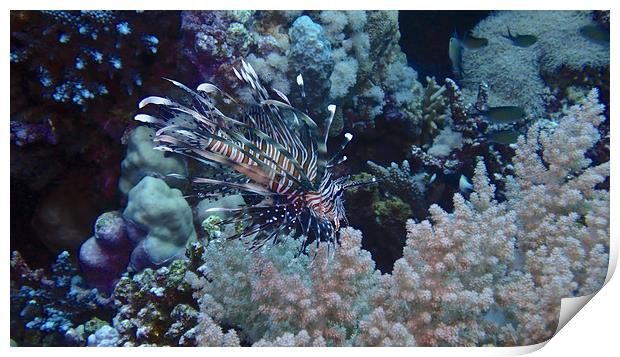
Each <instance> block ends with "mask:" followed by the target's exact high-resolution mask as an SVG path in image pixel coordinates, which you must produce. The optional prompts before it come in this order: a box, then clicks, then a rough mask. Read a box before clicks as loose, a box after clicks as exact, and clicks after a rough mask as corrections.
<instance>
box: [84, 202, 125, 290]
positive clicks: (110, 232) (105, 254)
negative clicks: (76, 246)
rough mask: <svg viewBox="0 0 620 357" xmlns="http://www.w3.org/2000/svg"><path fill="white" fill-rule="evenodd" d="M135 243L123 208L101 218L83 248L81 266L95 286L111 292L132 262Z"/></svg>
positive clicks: (88, 279) (85, 275)
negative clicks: (122, 210) (132, 244)
mask: <svg viewBox="0 0 620 357" xmlns="http://www.w3.org/2000/svg"><path fill="white" fill-rule="evenodd" d="M130 252H131V244H130V242H129V240H128V239H127V230H126V225H125V221H124V220H123V217H122V216H121V215H120V213H119V212H117V211H114V212H106V213H104V214H102V215H101V216H99V218H97V221H96V223H95V235H94V236H92V237H90V238H89V239H88V240H87V241H86V242H84V244H82V247H81V248H80V257H79V259H80V267H81V268H82V273H83V274H84V277H85V278H86V280H87V281H88V283H89V284H90V285H91V286H94V287H96V288H97V289H99V290H101V291H105V292H110V291H111V290H112V289H113V287H114V284H115V283H116V281H117V279H118V276H119V275H120V274H121V273H122V272H123V271H124V270H125V268H126V267H127V263H128V262H129V253H130Z"/></svg>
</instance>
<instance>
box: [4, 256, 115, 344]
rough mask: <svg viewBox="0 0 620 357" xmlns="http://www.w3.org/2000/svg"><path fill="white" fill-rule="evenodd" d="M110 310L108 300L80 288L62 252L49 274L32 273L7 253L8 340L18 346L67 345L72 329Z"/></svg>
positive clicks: (17, 259) (79, 282)
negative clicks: (8, 276)
mask: <svg viewBox="0 0 620 357" xmlns="http://www.w3.org/2000/svg"><path fill="white" fill-rule="evenodd" d="M110 311H111V300H110V299H107V298H104V297H103V296H101V295H100V294H99V293H98V292H97V290H96V289H89V288H87V287H85V286H84V284H83V282H82V278H81V277H80V276H79V275H78V269H77V268H76V267H75V266H74V265H73V264H72V263H71V261H70V255H69V253H67V252H66V251H65V252H62V253H61V254H60V255H58V257H57V259H56V262H55V263H54V264H53V265H52V269H51V275H48V274H46V272H45V271H44V270H43V269H36V270H32V269H31V268H30V267H29V266H28V265H27V264H26V262H25V261H24V260H23V258H22V256H21V254H20V253H19V252H17V251H14V252H13V253H12V254H11V339H13V340H15V341H19V345H20V346H64V345H67V344H68V343H71V340H72V338H70V336H66V335H67V334H69V335H71V334H72V333H71V329H72V328H73V327H77V326H78V325H80V324H81V323H84V322H86V321H87V320H88V319H89V318H90V316H93V315H100V316H102V317H103V318H106V315H107V314H109V313H110Z"/></svg>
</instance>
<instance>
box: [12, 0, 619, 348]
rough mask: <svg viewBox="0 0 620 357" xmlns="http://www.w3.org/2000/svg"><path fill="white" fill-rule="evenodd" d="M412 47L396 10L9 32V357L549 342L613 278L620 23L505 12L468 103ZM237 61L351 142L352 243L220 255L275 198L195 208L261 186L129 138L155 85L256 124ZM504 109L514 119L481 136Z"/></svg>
mask: <svg viewBox="0 0 620 357" xmlns="http://www.w3.org/2000/svg"><path fill="white" fill-rule="evenodd" d="M476 21H477V20H476ZM153 23H158V24H161V26H156V27H153ZM399 25H403V24H399V14H398V12H397V11H332V10H327V11H317V10H311V11H265V10H260V11H183V12H168V13H166V12H159V11H153V12H150V11H149V12H143V11H137V12H133V11H132V12H129V11H41V12H34V11H12V12H11V53H10V62H11V115H10V116H11V118H10V119H11V120H10V142H11V145H10V146H11V193H12V194H11V210H12V213H13V214H12V215H11V251H12V254H11V270H10V273H11V275H10V278H11V280H10V314H11V323H10V326H11V327H10V328H11V334H10V337H11V346H17V345H19V346H256V347H259V346H308V347H310V346H486V345H494V346H517V345H527V344H535V343H539V342H542V341H545V340H547V339H549V338H551V337H552V336H553V333H554V331H555V329H556V326H557V324H558V318H559V309H560V303H561V299H562V298H565V297H574V296H581V295H586V294H591V293H594V292H596V291H597V290H598V289H600V288H601V286H602V284H603V282H604V280H605V277H606V274H607V268H608V261H609V255H610V243H609V236H610V206H609V204H610V193H609V190H610V179H609V175H610V173H609V169H610V162H609V159H610V150H609V149H610V129H609V128H610V120H609V105H608V103H609V88H610V77H609V73H610V67H609V41H608V37H606V35H608V31H609V11H592V12H590V11H500V12H495V13H493V14H492V15H491V16H489V17H488V18H487V19H485V20H483V21H482V22H480V23H479V24H478V25H477V26H476V27H475V28H474V29H473V31H472V32H471V33H470V35H472V36H476V37H484V38H485V39H487V40H488V44H487V45H485V46H482V47H478V48H465V47H464V48H463V70H464V77H463V78H461V80H460V81H458V84H457V81H455V80H452V79H449V78H447V79H445V81H444V80H443V79H441V80H440V79H439V77H438V79H437V80H436V79H435V78H433V77H430V75H429V77H426V78H425V81H421V80H420V79H419V78H418V72H417V71H416V70H420V73H424V69H423V68H417V67H416V69H414V68H412V67H411V66H410V65H409V64H408V63H409V62H408V61H407V58H406V56H405V54H404V53H403V51H402V50H401V46H400V45H399V42H400V41H401V38H400V36H401V34H400V31H399ZM508 31H510V33H511V35H512V36H508ZM597 31H602V32H601V33H599V32H597ZM517 35H533V36H535V39H533V38H532V37H530V38H529V40H530V42H531V43H528V44H523V43H521V44H519V43H518V41H516V40H515V37H514V36H517ZM597 36H598V37H597ZM242 59H244V60H245V61H246V62H247V63H249V64H251V65H252V66H253V68H254V69H255V71H256V75H257V76H258V77H259V78H260V80H261V82H262V83H263V84H265V85H266V88H267V89H268V90H269V91H271V89H272V88H273V89H276V90H278V91H280V92H281V93H283V94H284V95H286V96H287V97H288V99H290V102H291V104H292V105H294V106H295V107H298V108H302V109H303V110H304V111H308V112H309V113H310V114H311V115H312V116H313V117H314V118H315V119H316V120H317V124H318V126H319V127H320V128H322V127H324V125H325V123H324V122H323V121H324V118H326V117H327V116H328V111H327V106H328V105H329V104H335V105H336V109H335V112H334V116H333V124H332V126H331V130H330V132H329V133H327V134H326V140H327V139H328V138H327V137H328V136H331V137H333V138H329V139H330V140H333V141H334V142H336V143H337V144H343V142H345V140H344V139H343V138H341V137H340V136H341V134H342V133H343V132H346V133H352V134H353V137H355V139H354V140H351V136H352V135H351V134H347V135H346V136H345V137H346V143H344V144H343V146H342V148H343V149H342V150H344V151H343V153H344V154H346V155H347V158H346V161H344V162H343V165H340V166H338V167H336V166H334V167H333V171H332V172H333V174H334V177H347V179H346V180H345V178H342V182H340V184H342V185H341V186H338V187H337V188H336V189H337V190H339V191H338V192H337V194H338V195H339V194H341V193H342V192H343V193H342V196H339V197H340V199H342V201H339V203H343V204H344V206H345V209H344V211H345V213H346V216H347V219H348V225H350V227H344V224H343V226H341V227H340V230H339V232H338V244H335V245H330V244H324V242H319V241H320V239H309V240H308V241H306V240H305V239H306V237H304V236H302V237H299V238H293V237H290V236H289V237H286V236H284V235H283V236H282V237H281V238H282V241H278V244H269V243H268V244H265V245H264V246H260V247H258V248H256V247H252V245H251V243H252V237H251V236H250V237H244V238H241V239H229V238H231V237H232V236H233V235H235V234H237V233H239V232H240V231H241V230H242V229H243V227H242V225H241V224H238V222H239V221H237V223H236V224H230V222H231V221H233V220H231V218H232V217H233V216H235V217H236V218H239V217H240V216H241V215H243V214H245V216H246V217H247V216H249V214H248V212H250V210H254V209H256V207H255V206H262V207H263V208H264V207H266V206H272V205H273V206H274V207H277V206H278V204H279V203H281V201H279V200H280V199H281V198H280V197H278V196H277V195H273V197H271V196H269V197H263V198H260V197H258V196H259V195H254V194H252V193H249V192H244V193H241V194H240V192H239V191H237V190H236V188H235V187H233V186H234V185H230V186H231V187H224V188H222V187H221V186H224V184H222V185H210V186H209V185H201V187H200V189H199V190H198V189H197V190H194V188H196V187H190V182H192V178H193V177H199V176H200V177H205V178H210V179H212V180H213V182H216V181H223V182H225V183H226V184H228V183H234V184H237V183H247V181H242V180H243V179H242V178H240V177H237V176H231V175H229V174H228V173H227V172H224V173H216V172H215V171H216V170H215V168H216V167H215V166H217V165H215V164H214V165H201V164H200V163H198V164H195V163H191V162H190V163H187V162H185V160H183V159H182V158H180V157H179V156H178V155H176V154H174V153H170V152H165V153H164V152H162V151H158V150H154V149H153V148H154V147H155V146H156V145H155V144H154V143H153V141H152V139H153V135H154V132H153V131H152V129H149V128H147V127H142V126H139V127H135V128H133V129H132V128H131V126H132V125H130V124H129V122H130V118H131V117H132V116H133V115H134V114H135V113H134V110H135V104H136V102H137V100H138V98H139V97H141V96H142V95H144V93H142V91H143V89H144V88H146V87H148V90H149V92H151V91H155V92H157V91H158V90H159V89H161V90H159V92H163V93H164V94H163V96H166V97H168V98H171V99H174V100H177V99H178V97H179V96H180V93H181V92H182V90H183V89H182V88H172V89H170V88H167V89H162V88H163V85H166V83H165V81H160V78H161V77H162V76H164V77H166V78H174V79H175V80H177V79H178V80H180V81H183V82H185V83H188V86H190V87H192V88H195V86H196V85H197V84H199V83H203V82H212V83H214V84H216V85H217V86H218V87H219V88H221V89H222V90H225V91H227V92H229V93H232V94H234V95H235V96H236V97H237V98H239V100H240V102H242V103H244V104H254V103H255V101H256V98H254V97H253V96H252V95H251V94H252V93H250V91H247V89H244V88H241V87H239V86H238V85H237V84H236V83H238V81H237V80H236V78H235V73H234V72H233V70H232V68H233V67H239V65H240V62H241V60H242ZM415 63H416V65H419V64H418V62H415ZM300 73H301V74H302V75H303V87H300V86H298V85H297V84H298V83H299V82H301V79H299V80H298V77H297V76H298V75H299V74H300ZM434 74H435V75H437V73H434ZM161 82H164V84H162V83H161ZM421 82H423V83H421ZM160 86H162V87H161V88H160ZM461 88H462V89H461ZM592 88H594V89H592ZM215 100H219V98H218V99H215ZM179 103H181V104H183V105H186V106H188V108H191V106H192V105H195V104H196V103H188V101H186V100H179ZM217 104H218V106H219V105H221V107H222V108H223V109H225V110H224V111H226V115H230V116H231V117H232V118H234V119H239V118H238V116H237V114H238V113H237V112H235V110H234V109H235V105H234V103H231V102H229V101H228V100H227V99H222V103H217ZM512 105H514V106H519V107H522V108H523V109H525V111H526V115H525V116H524V117H523V118H522V119H523V120H517V121H510V122H500V123H497V122H493V121H492V120H491V119H492V118H490V115H489V112H490V109H492V108H494V107H497V106H512ZM170 108H172V113H169V112H165V113H163V115H164V116H168V115H174V110H176V109H175V108H173V107H170ZM229 109H230V112H229ZM146 112H148V110H146ZM243 119H244V120H246V119H247V118H243ZM289 119H290V118H286V121H287V125H288V124H291V125H297V124H298V123H294V120H289ZM289 121H290V122H289ZM506 121H508V120H506ZM175 124H178V123H175ZM498 134H506V136H505V137H501V136H499V135H498ZM349 140H351V142H350V144H349V145H348V146H346V144H347V143H348V141H349ZM120 144H126V145H127V151H126V155H125V157H124V159H123V157H122V154H123V153H122V151H123V147H122V145H120ZM261 145H262V144H261ZM337 146H338V145H336V147H337ZM330 149H333V147H331V145H330ZM330 154H331V152H330ZM121 161H122V162H121ZM119 163H120V165H119ZM364 171H367V172H364ZM463 181H464V182H471V184H468V187H464V186H465V185H461V182H463ZM371 182H372V183H373V184H362V183H371ZM345 186H346V188H347V190H343V191H340V188H345ZM334 191H335V190H334ZM14 192H15V193H16V194H13V193H14ZM306 203H307V202H306ZM210 208H223V209H224V210H214V211H209V209H210ZM239 208H242V209H241V210H239ZM246 209H247V210H246ZM101 212H105V213H101ZM97 216H98V217H97ZM275 219H276V217H275V216H274V218H273V220H275ZM263 227H265V226H263ZM353 227H355V229H354V228H353ZM356 229H359V230H356ZM362 232H364V239H362ZM37 236H38V239H37ZM310 236H311V235H310ZM87 237H90V238H87ZM311 238H312V237H311ZM314 238H316V237H314ZM58 253H60V254H59V255H58V256H56V255H57V254H58ZM76 258H77V259H76ZM54 259H55V261H54ZM26 260H27V261H28V262H29V263H28V264H27V263H26ZM34 262H37V264H38V265H34ZM76 263H78V264H79V268H80V269H78V267H77V265H76ZM50 264H51V269H42V268H41V269H36V268H39V267H41V266H45V267H47V266H49V265H50ZM35 267H36V268H35Z"/></svg>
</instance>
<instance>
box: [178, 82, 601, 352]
mask: <svg viewBox="0 0 620 357" xmlns="http://www.w3.org/2000/svg"><path fill="white" fill-rule="evenodd" d="M602 109H603V108H602V107H601V106H600V105H598V104H597V94H596V91H592V92H591V93H590V94H589V95H588V97H587V100H586V101H585V102H584V103H583V104H581V105H580V106H574V107H572V108H571V109H570V111H568V112H567V113H566V114H565V115H564V117H563V119H562V120H561V121H560V122H559V124H558V125H557V126H556V127H553V128H552V127H549V126H543V125H542V124H543V123H544V121H539V122H538V124H536V125H534V126H533V127H532V128H531V129H530V131H529V132H528V134H527V135H526V136H525V137H522V138H521V139H520V140H519V142H518V144H517V156H516V158H515V176H513V177H509V178H508V181H509V182H511V184H510V185H509V189H508V192H507V193H506V197H507V199H506V200H505V201H503V202H499V201H497V200H496V195H495V190H496V189H495V187H494V186H493V185H492V184H491V183H490V181H489V178H488V177H487V171H486V169H485V165H484V164H483V162H482V161H479V162H478V164H477V166H476V170H475V175H474V179H473V183H474V192H473V193H471V195H470V196H469V200H466V199H465V198H463V196H462V195H460V194H456V195H455V196H454V212H453V213H447V212H446V211H444V210H443V209H441V208H440V207H439V206H437V205H433V206H432V207H431V209H430V210H431V220H432V223H431V222H430V221H427V220H425V221H422V222H420V223H415V222H414V221H409V223H408V225H407V230H408V239H407V245H406V247H405V249H404V252H403V253H404V254H403V258H401V259H399V260H398V261H397V262H396V263H395V266H394V271H393V273H392V274H385V275H382V276H381V275H379V274H378V272H377V271H374V264H373V263H372V260H370V258H369V257H368V256H367V255H366V254H367V253H364V251H361V250H359V243H360V238H361V236H360V234H359V233H358V232H355V231H354V230H351V229H345V230H343V232H342V245H341V246H340V247H339V248H337V250H336V252H334V257H333V258H332V259H333V260H330V261H329V264H326V262H324V259H327V252H326V247H325V246H323V245H321V246H320V247H319V251H318V254H317V257H316V258H315V261H314V263H313V264H311V265H309V266H308V265H306V264H307V260H306V259H307V258H304V256H301V257H299V258H298V260H296V261H293V263H292V264H291V263H289V264H284V263H283V261H281V260H280V259H282V256H283V255H286V254H291V253H284V252H283V250H284V251H288V249H290V247H288V248H287V246H275V247H272V248H271V249H270V250H263V251H261V252H257V253H256V254H254V255H252V259H251V260H250V259H245V258H240V257H239V255H242V254H243V253H242V252H243V251H244V247H243V244H242V242H240V241H235V242H230V243H229V244H227V245H226V246H225V249H224V246H219V245H217V244H213V245H209V246H208V247H206V249H205V253H204V257H203V259H204V260H205V265H204V266H203V267H202V268H200V269H199V271H200V272H202V273H203V274H204V277H200V276H197V275H195V274H189V275H188V279H189V281H190V282H191V284H192V285H193V286H194V287H195V288H198V289H199V290H198V292H197V298H198V299H199V305H200V309H201V310H200V313H201V314H205V315H207V316H208V318H206V317H203V318H205V319H207V320H206V321H208V322H209V326H210V327H209V331H217V332H218V334H216V335H215V336H219V339H215V340H213V341H216V342H217V341H219V344H222V343H223V341H224V339H223V337H222V336H223V331H224V329H222V328H219V329H218V328H216V326H214V325H213V323H217V324H224V325H226V326H233V327H235V332H231V331H228V334H229V338H228V339H227V341H230V339H231V338H232V339H233V340H235V338H234V336H235V335H236V336H243V337H242V338H241V341H247V342H248V343H252V342H254V343H257V345H270V344H273V345H292V344H296V343H297V344H299V345H310V344H316V345H322V344H323V343H325V344H327V345H334V344H338V345H362V344H363V345H411V344H413V343H414V341H415V343H416V344H418V345H483V344H495V345H522V344H532V343H537V342H541V341H543V340H545V339H548V338H550V337H551V336H552V333H553V331H554V329H555V325H556V324H557V319H558V317H559V315H558V312H559V307H560V298H562V297H570V296H578V295H583V294H588V293H591V292H592V291H595V290H596V289H598V288H600V286H601V285H602V283H603V280H604V278H605V274H606V271H607V269H606V267H607V259H608V257H607V253H606V251H607V250H608V238H609V194H608V192H607V191H604V190H599V189H596V188H595V186H596V185H597V184H599V183H601V182H602V181H604V180H605V178H606V176H607V175H608V174H609V164H608V163H604V164H601V165H598V166H592V167H588V165H589V164H590V161H589V160H588V159H587V158H585V157H584V154H585V152H586V150H587V149H588V147H590V146H592V145H593V144H594V143H595V142H596V141H597V140H598V139H599V137H598V132H597V131H596V125H597V124H599V123H600V121H602V120H603V117H602V116H601V115H600V114H601V112H602ZM560 153H561V154H560ZM543 162H545V163H546V165H543ZM546 197H555V198H558V199H554V200H549V199H548V198H546ZM532 207H533V208H534V209H532ZM290 244H294V242H291V243H290ZM284 261H285V262H286V261H288V259H285V260H284ZM304 261H306V262H305V263H304ZM584 261H587V263H584ZM305 267H309V269H307V270H306V268H305ZM336 267H337V268H336ZM548 267H553V268H550V269H547V268H548ZM332 269H333V270H332ZM317 270H318V271H321V273H320V274H315V272H316V271H317ZM340 273H342V274H345V275H344V276H342V278H338V277H339V276H340V275H339V274H340ZM305 274H308V275H307V278H306V279H304V278H303V277H304V276H306V275H305ZM330 274H336V275H335V276H334V275H330ZM345 276H346V278H345ZM319 281H320V282H321V283H320V284H317V283H318V282H319ZM330 284H335V285H330ZM359 284H361V285H359ZM326 286H330V288H328V291H329V293H327V295H325V296H323V295H322V294H323V292H324V291H325V289H326V288H325V287H326ZM309 287H312V288H309ZM361 287H363V289H360V288H361ZM231 296H234V297H235V298H234V299H231ZM315 296H321V297H322V298H321V299H319V300H318V301H316V302H314V301H315V300H314V299H315ZM290 301H296V302H301V303H300V305H291V304H290ZM304 302H307V304H306V303H304ZM324 303H327V304H328V305H327V306H324V305H323V304H324ZM295 306H297V307H298V308H295ZM336 307H337V308H338V309H337V310H333V309H334V308H336ZM352 317H354V318H353V319H351V318H352Z"/></svg>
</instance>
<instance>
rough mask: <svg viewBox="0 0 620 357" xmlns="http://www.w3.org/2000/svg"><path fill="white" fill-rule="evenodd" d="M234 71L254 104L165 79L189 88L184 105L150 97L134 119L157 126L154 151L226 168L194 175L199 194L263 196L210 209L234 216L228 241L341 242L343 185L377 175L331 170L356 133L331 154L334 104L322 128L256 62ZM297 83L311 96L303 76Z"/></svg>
mask: <svg viewBox="0 0 620 357" xmlns="http://www.w3.org/2000/svg"><path fill="white" fill-rule="evenodd" d="M233 71H234V73H235V75H236V77H237V78H238V79H239V81H240V82H241V83H242V85H244V86H245V87H246V88H247V89H248V90H249V92H250V93H251V97H252V103H250V104H246V103H243V102H242V101H241V100H239V99H237V98H236V97H235V96H233V95H230V94H228V93H226V92H224V91H222V90H221V89H220V88H218V87H217V86H215V85H214V84H211V83H203V84H200V85H199V86H198V87H197V88H196V90H195V91H194V90H192V89H190V88H188V87H187V86H185V85H183V84H181V83H179V82H177V81H174V80H171V79H166V78H164V79H166V80H168V81H169V82H171V83H172V84H173V85H174V86H176V87H177V88H180V89H181V90H182V91H183V93H184V94H185V98H184V101H183V103H184V104H181V103H179V102H176V101H173V100H172V99H169V98H164V97H158V96H151V97H146V98H144V99H143V100H142V101H140V103H139V105H138V107H139V108H140V109H145V108H146V107H147V106H148V107H149V108H150V107H153V108H152V109H153V111H154V112H155V113H156V114H152V115H151V114H145V113H141V114H138V115H136V116H135V119H136V120H138V121H140V122H143V123H147V124H148V125H150V126H153V127H155V129H156V134H155V137H154V139H153V140H154V141H155V142H156V143H157V144H158V145H157V146H156V147H155V149H157V150H162V151H168V152H173V153H177V154H181V155H185V156H187V157H190V158H192V159H194V160H196V161H198V162H201V163H204V164H209V165H211V166H213V164H215V166H216V167H217V168H219V169H220V171H221V173H220V175H221V176H218V177H217V178H216V177H191V178H190V180H191V182H192V183H193V184H194V185H195V186H196V189H197V191H198V193H199V196H200V194H202V195H205V196H206V195H209V192H217V195H220V196H224V195H229V194H241V195H243V196H244V197H259V198H260V197H262V199H259V200H254V201H256V202H258V203H256V204H247V205H246V206H244V207H239V208H234V209H225V208H219V209H218V208H216V209H211V210H209V212H216V211H225V212H227V213H228V214H229V215H230V216H231V218H230V219H227V220H226V221H225V222H224V223H234V224H235V227H238V231H237V232H238V233H237V234H235V235H233V236H232V237H229V239H235V238H240V237H251V241H252V243H253V244H252V246H251V248H252V249H256V248H258V247H261V246H263V245H264V244H265V243H267V242H270V241H271V242H273V243H279V242H281V241H283V240H284V239H286V237H289V236H293V237H299V236H303V237H304V238H303V244H302V250H304V249H305V247H306V246H307V245H308V243H309V242H312V241H316V244H317V245H318V244H319V242H321V241H323V242H327V243H329V245H335V244H337V242H338V230H339V228H340V223H341V222H344V223H346V216H345V212H344V205H343V200H342V195H341V193H342V190H343V189H348V188H353V187H359V186H364V185H369V184H373V183H375V182H376V179H374V178H373V179H372V180H370V181H364V182H359V181H358V182H352V183H348V184H344V183H343V181H344V179H345V178H342V177H341V178H338V179H332V173H331V168H332V167H334V166H336V165H338V164H340V163H342V162H343V161H345V160H346V156H341V155H342V152H343V151H344V149H345V148H346V146H347V144H348V143H349V142H350V141H351V139H352V138H353V135H351V134H350V133H347V134H345V140H344V142H343V144H342V145H341V146H340V148H339V149H338V150H336V153H335V155H333V156H332V157H331V158H328V153H327V139H328V133H329V129H330V126H331V123H332V120H333V118H334V115H335V112H336V106H335V105H329V106H327V110H328V112H329V116H328V117H327V119H326V120H325V121H324V123H325V125H324V128H323V130H320V129H319V127H318V125H317V124H316V122H315V121H314V120H313V119H312V118H311V117H310V115H309V114H308V113H307V112H304V111H302V110H300V109H298V108H296V107H294V106H293V105H292V104H291V102H290V100H289V99H288V98H287V96H286V95H285V94H284V93H282V92H280V91H278V90H277V89H275V88H271V90H270V91H268V90H267V89H266V88H265V87H263V86H262V84H261V83H260V81H259V79H258V76H257V74H256V72H255V71H254V69H253V68H252V66H251V65H249V64H248V63H246V62H245V61H243V60H242V61H241V68H239V69H238V70H237V69H235V68H233ZM297 84H298V86H299V87H300V92H301V97H302V100H304V101H305V91H304V87H303V77H302V75H301V74H299V76H297ZM188 103H189V104H188ZM218 103H226V105H225V106H224V105H220V104H218ZM231 107H232V108H233V109H234V110H230V108H231ZM293 128H295V129H293ZM329 245H328V247H329Z"/></svg>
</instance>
